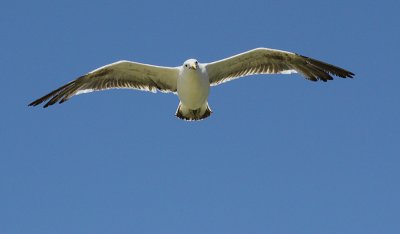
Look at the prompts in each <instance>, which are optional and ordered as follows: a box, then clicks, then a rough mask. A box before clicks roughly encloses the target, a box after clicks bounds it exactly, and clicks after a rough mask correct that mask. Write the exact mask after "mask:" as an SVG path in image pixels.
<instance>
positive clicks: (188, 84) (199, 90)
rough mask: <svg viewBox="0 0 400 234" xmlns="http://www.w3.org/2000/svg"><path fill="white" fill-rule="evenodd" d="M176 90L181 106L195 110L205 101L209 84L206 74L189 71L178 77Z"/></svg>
mask: <svg viewBox="0 0 400 234" xmlns="http://www.w3.org/2000/svg"><path fill="white" fill-rule="evenodd" d="M177 89H178V90H177V91H178V96H179V100H180V101H181V102H182V104H183V105H185V106H186V107H188V108H190V109H193V110H195V109H198V108H200V107H201V106H202V105H203V104H204V103H205V102H206V101H207V98H208V94H209V91H210V82H209V80H208V77H207V75H206V73H202V72H200V71H189V72H186V73H184V74H181V75H180V76H179V78H178V83H177Z"/></svg>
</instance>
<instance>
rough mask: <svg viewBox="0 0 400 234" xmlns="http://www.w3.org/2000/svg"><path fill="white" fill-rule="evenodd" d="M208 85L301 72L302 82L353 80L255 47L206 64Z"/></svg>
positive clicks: (347, 74) (305, 59) (339, 72)
mask: <svg viewBox="0 0 400 234" xmlns="http://www.w3.org/2000/svg"><path fill="white" fill-rule="evenodd" d="M206 70H207V73H208V76H209V79H210V84H211V85H218V84H221V83H224V82H227V81H230V80H233V79H237V78H240V77H243V76H248V75H253V74H278V73H281V74H290V73H297V72H299V73H301V74H302V75H303V76H304V77H305V78H306V79H308V80H312V81H317V80H322V81H327V80H332V79H333V78H332V76H331V75H334V76H339V77H342V78H347V77H349V78H353V76H354V74H353V73H352V72H350V71H347V70H345V69H342V68H340V67H336V66H333V65H331V64H328V63H325V62H322V61H318V60H316V59H312V58H308V57H305V56H302V55H299V54H295V53H291V52H287V51H282V50H274V49H267V48H258V49H254V50H250V51H247V52H244V53H241V54H238V55H235V56H232V57H229V58H226V59H222V60H219V61H215V62H212V63H208V64H206Z"/></svg>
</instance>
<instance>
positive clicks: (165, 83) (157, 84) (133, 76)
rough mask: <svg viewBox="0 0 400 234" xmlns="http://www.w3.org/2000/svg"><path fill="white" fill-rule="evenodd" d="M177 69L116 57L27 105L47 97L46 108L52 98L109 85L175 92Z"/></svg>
mask: <svg viewBox="0 0 400 234" xmlns="http://www.w3.org/2000/svg"><path fill="white" fill-rule="evenodd" d="M178 73H179V69H178V68H172V67H160V66H153V65H148V64H142V63H136V62H130V61H119V62H116V63H112V64H109V65H106V66H104V67H100V68H98V69H96V70H94V71H92V72H89V73H88V74H86V75H83V76H81V77H79V78H78V79H76V80H74V81H71V82H70V83H68V84H66V85H64V86H62V87H60V88H58V89H56V90H54V91H52V92H51V93H49V94H47V95H45V96H43V97H41V98H39V99H37V100H35V101H33V102H32V103H30V104H29V106H36V105H39V104H40V103H42V102H45V101H47V100H49V99H50V98H51V99H50V101H48V102H47V103H46V104H45V105H44V107H45V108H46V107H48V106H50V105H53V104H54V103H56V102H59V103H63V102H65V101H67V100H68V99H69V98H71V97H72V96H74V95H78V94H81V93H88V92H92V91H98V90H105V89H113V88H122V89H123V88H125V89H139V90H145V91H151V92H156V91H157V90H159V91H161V92H176V89H177V79H178Z"/></svg>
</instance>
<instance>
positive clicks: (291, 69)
mask: <svg viewBox="0 0 400 234" xmlns="http://www.w3.org/2000/svg"><path fill="white" fill-rule="evenodd" d="M291 73H300V74H301V75H303V76H304V77H305V78H306V79H308V80H311V81H318V80H321V81H324V82H326V81H328V80H333V78H332V76H338V77H342V78H353V76H354V73H352V72H350V71H347V70H345V69H343V68H340V67H337V66H334V65H331V64H328V63H325V62H322V61H319V60H316V59H313V58H309V57H306V56H303V55H300V54H296V53H292V52H288V51H283V50H276V49H268V48H256V49H253V50H249V51H246V52H244V53H241V54H237V55H234V56H232V57H228V58H225V59H222V60H218V61H215V62H211V63H200V62H198V61H197V60H196V59H188V60H186V61H185V62H184V63H183V65H182V66H178V67H163V66H154V65H149V64H143V63H137V62H131V61H125V60H122V61H118V62H115V63H112V64H108V65H105V66H103V67H100V68H98V69H95V70H94V71H91V72H89V73H87V74H85V75H83V76H81V77H79V78H77V79H76V80H73V81H71V82H69V83H67V84H65V85H63V86H61V87H60V88H58V89H56V90H54V91H52V92H50V93H49V94H47V95H45V96H43V97H41V98H39V99H37V100H35V101H33V102H32V103H30V104H29V106H37V105H39V104H41V103H43V102H46V101H47V103H46V104H45V105H44V106H43V107H44V108H46V107H48V106H51V105H53V104H55V103H56V102H59V103H63V102H65V101H67V100H69V99H70V98H71V97H72V96H75V95H78V94H82V93H89V92H92V91H100V90H107V89H118V88H120V89H121V88H122V89H137V90H144V91H150V92H154V93H156V92H157V91H161V92H165V93H174V94H177V95H178V98H179V101H180V102H179V105H178V108H177V110H176V113H175V116H177V117H178V118H180V119H183V120H187V121H195V120H202V119H205V118H207V117H209V116H210V115H211V113H212V111H211V108H210V106H209V105H208V95H209V93H210V87H211V86H216V85H219V84H222V83H225V82H227V81H231V80H234V79H237V78H240V77H245V76H249V75H255V74H291Z"/></svg>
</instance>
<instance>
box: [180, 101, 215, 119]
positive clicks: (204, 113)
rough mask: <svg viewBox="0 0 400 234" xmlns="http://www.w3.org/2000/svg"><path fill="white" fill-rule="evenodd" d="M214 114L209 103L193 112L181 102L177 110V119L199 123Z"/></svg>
mask: <svg viewBox="0 0 400 234" xmlns="http://www.w3.org/2000/svg"><path fill="white" fill-rule="evenodd" d="M211 113H212V111H211V109H210V106H209V105H208V103H207V102H206V103H204V104H203V106H201V107H200V108H199V109H196V110H191V109H189V108H187V107H186V106H184V105H183V104H182V103H181V102H180V103H179V105H178V109H177V110H176V113H175V115H176V117H178V118H180V119H183V120H186V121H197V120H202V119H205V118H207V117H208V116H210V115H211Z"/></svg>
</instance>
